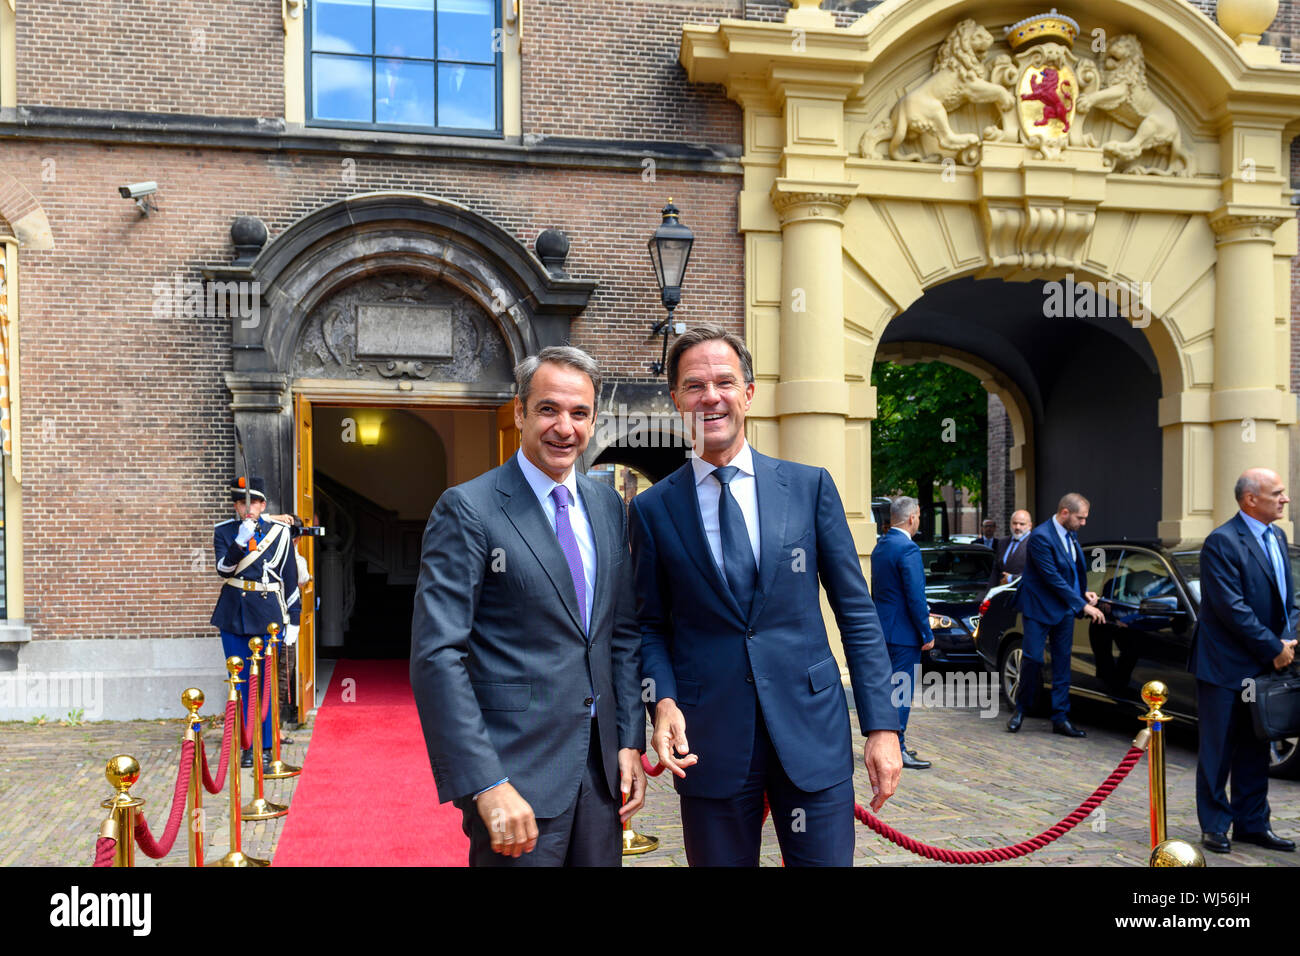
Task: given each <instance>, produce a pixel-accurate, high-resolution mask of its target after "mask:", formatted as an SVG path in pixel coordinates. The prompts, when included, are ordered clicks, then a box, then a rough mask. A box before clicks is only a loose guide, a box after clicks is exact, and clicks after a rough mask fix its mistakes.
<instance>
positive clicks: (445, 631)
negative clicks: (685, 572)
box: [411, 347, 645, 866]
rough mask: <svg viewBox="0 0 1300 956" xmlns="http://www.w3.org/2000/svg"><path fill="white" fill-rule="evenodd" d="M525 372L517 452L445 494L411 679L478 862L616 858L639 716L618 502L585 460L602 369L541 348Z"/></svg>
mask: <svg viewBox="0 0 1300 956" xmlns="http://www.w3.org/2000/svg"><path fill="white" fill-rule="evenodd" d="M515 380H516V383H517V386H518V395H517V396H516V398H515V426H516V427H517V428H518V429H519V431H520V433H521V447H520V450H519V452H518V453H517V454H516V455H514V456H513V457H512V458H510V460H509V461H507V462H506V463H505V464H503V465H501V466H500V467H498V468H494V469H492V470H491V471H489V472H487V473H485V474H482V475H480V476H478V477H477V478H475V479H473V480H472V481H467V482H465V483H464V484H462V485H457V486H456V487H454V488H449V489H447V491H446V492H444V493H443V495H442V497H441V498H440V499H439V500H438V504H437V506H436V507H435V508H434V510H433V514H432V515H431V516H430V518H429V524H428V527H427V528H426V529H425V532H424V554H423V561H422V564H421V567H420V578H419V583H418V584H417V585H416V593H415V616H414V621H413V623H412V627H411V686H412V689H413V690H414V691H415V700H416V704H417V706H418V708H419V711H420V722H421V724H422V726H423V728H424V736H425V741H426V743H427V745H428V749H429V761H430V763H431V764H432V766H433V776H434V780H435V782H436V783H437V786H438V795H439V798H440V799H441V800H442V802H444V803H445V802H447V801H448V800H452V801H454V803H455V805H456V807H457V808H458V809H459V810H460V811H461V813H462V814H463V815H464V824H463V825H464V829H465V833H466V835H467V836H468V837H469V839H470V851H469V862H470V865H472V866H492V865H506V864H514V865H528V866H561V865H569V866H618V865H619V864H620V862H621V854H622V843H621V840H620V838H619V819H620V816H621V817H622V818H623V819H626V818H628V817H630V816H631V815H632V814H633V813H635V812H636V811H637V810H638V809H639V808H640V806H641V804H642V801H643V799H644V794H645V774H644V772H643V771H642V769H641V750H642V749H643V748H644V746H645V714H644V711H643V710H642V703H641V697H640V692H641V685H640V660H639V655H638V647H639V643H640V639H639V635H638V634H637V630H636V623H635V619H634V617H633V595H632V571H631V557H630V555H629V554H628V546H627V522H626V518H625V513H624V510H623V502H622V500H621V499H620V498H619V496H618V493H617V492H615V491H614V490H613V489H612V488H609V487H607V486H606V485H602V484H600V483H598V482H595V481H592V480H590V479H588V478H587V477H585V476H583V475H579V474H577V472H576V471H575V470H574V463H575V462H576V461H577V459H578V457H579V456H580V455H581V454H582V452H583V450H584V449H585V448H586V447H587V442H588V440H589V438H590V437H591V428H592V423H593V422H594V421H595V414H596V396H597V395H599V394H600V376H599V371H598V369H597V367H596V363H595V362H594V361H593V360H592V359H591V357H590V356H589V355H587V354H586V353H585V352H582V351H580V350H578V349H575V348H569V347H559V348H546V349H542V351H541V352H539V353H538V354H537V355H536V356H532V357H530V358H528V359H525V360H524V361H523V362H522V363H520V365H519V367H518V368H516V369H515ZM620 795H625V796H626V801H627V802H626V805H625V806H623V808H622V810H621V811H620V808H619V803H618V802H619V799H620Z"/></svg>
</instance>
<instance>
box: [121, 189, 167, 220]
mask: <svg viewBox="0 0 1300 956" xmlns="http://www.w3.org/2000/svg"><path fill="white" fill-rule="evenodd" d="M157 191H158V184H157V183H153V182H149V183H131V184H130V185H127V186H118V187H117V194H118V195H119V196H121V197H122V198H123V199H134V200H135V204H136V205H137V206H139V207H140V215H142V216H147V215H149V213H151V212H153V211H155V210H157V209H158V204H157V203H155V202H154V201H153V200H152V199H150V198H149V197H150V196H152V195H153V194H154V193H156V192H157Z"/></svg>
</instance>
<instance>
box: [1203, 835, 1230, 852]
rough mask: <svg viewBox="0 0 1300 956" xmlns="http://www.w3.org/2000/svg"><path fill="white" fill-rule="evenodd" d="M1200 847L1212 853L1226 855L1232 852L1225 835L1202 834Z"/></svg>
mask: <svg viewBox="0 0 1300 956" xmlns="http://www.w3.org/2000/svg"><path fill="white" fill-rule="evenodd" d="M1201 846H1203V847H1205V848H1206V849H1207V850H1210V851H1212V852H1214V853H1228V852H1231V850H1232V844H1231V843H1229V842H1228V834H1226V833H1202V834H1201Z"/></svg>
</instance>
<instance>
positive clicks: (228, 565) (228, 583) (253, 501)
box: [211, 476, 302, 767]
mask: <svg viewBox="0 0 1300 956" xmlns="http://www.w3.org/2000/svg"><path fill="white" fill-rule="evenodd" d="M230 495H231V502H232V504H233V505H234V509H235V515H236V517H234V518H230V519H228V520H226V521H223V522H221V523H220V524H218V525H217V526H216V528H215V529H214V533H213V537H212V547H213V550H214V552H215V554H216V558H217V573H218V574H220V575H221V576H222V577H223V578H225V582H224V584H225V586H224V587H222V589H221V596H220V597H218V598H217V607H216V610H214V611H213V612H212V621H211V623H212V624H213V626H215V627H216V628H218V629H219V630H220V632H221V644H222V648H223V650H224V652H225V655H226V656H227V657H232V656H233V657H240V658H243V659H244V660H247V659H248V657H249V655H250V652H249V649H248V642H249V640H250V639H252V638H254V637H260V638H262V639H263V640H265V639H266V627H267V625H268V624H271V623H275V624H278V625H280V629H281V632H282V633H285V634H287V633H288V630H287V629H288V626H289V625H290V624H293V625H297V623H298V614H299V613H300V611H301V607H302V602H301V601H300V600H299V599H298V563H297V560H296V558H295V548H294V546H293V527H292V525H290V524H288V523H285V522H283V521H281V520H279V518H280V517H281V516H278V515H277V516H276V518H274V519H272V518H269V517H265V516H263V514H262V512H263V511H264V510H265V508H266V483H265V482H264V481H263V480H262V479H261V478H257V477H253V478H252V479H251V480H250V481H248V482H247V483H246V482H245V479H244V478H243V477H242V476H241V477H239V478H236V479H235V480H234V481H232V482H231V483H230ZM248 674H249V668H247V667H246V668H245V669H244V677H245V678H247V677H248ZM243 689H244V721H245V724H247V721H248V700H249V697H250V696H251V692H250V690H249V687H248V686H247V685H245V686H244V688H243ZM259 691H260V688H259ZM276 732H278V728H277V729H276ZM271 733H272V728H271V717H270V713H269V712H268V714H267V717H266V720H264V721H263V722H262V747H263V750H262V760H263V762H264V763H265V762H267V761H269V760H270V753H271V750H270V748H271V740H272V738H271ZM252 765H253V755H252V752H251V751H248V750H246V751H244V753H243V759H242V760H241V762H240V766H242V767H251V766H252Z"/></svg>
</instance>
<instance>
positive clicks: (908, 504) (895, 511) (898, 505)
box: [889, 495, 921, 525]
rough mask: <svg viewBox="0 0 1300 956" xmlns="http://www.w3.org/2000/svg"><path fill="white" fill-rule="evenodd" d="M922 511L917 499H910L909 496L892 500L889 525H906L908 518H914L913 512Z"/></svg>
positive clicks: (890, 501)
mask: <svg viewBox="0 0 1300 956" xmlns="http://www.w3.org/2000/svg"><path fill="white" fill-rule="evenodd" d="M920 510H921V503H920V502H919V501H917V500H916V499H915V498H909V497H907V495H899V496H898V497H897V498H890V499H889V523H890V525H896V524H904V523H905V522H906V521H907V519H908V518H910V517H912V512H914V511H920Z"/></svg>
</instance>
